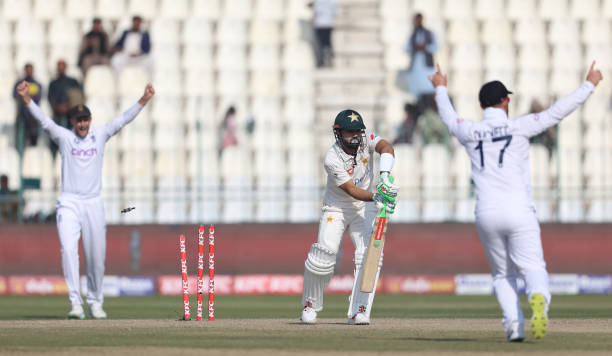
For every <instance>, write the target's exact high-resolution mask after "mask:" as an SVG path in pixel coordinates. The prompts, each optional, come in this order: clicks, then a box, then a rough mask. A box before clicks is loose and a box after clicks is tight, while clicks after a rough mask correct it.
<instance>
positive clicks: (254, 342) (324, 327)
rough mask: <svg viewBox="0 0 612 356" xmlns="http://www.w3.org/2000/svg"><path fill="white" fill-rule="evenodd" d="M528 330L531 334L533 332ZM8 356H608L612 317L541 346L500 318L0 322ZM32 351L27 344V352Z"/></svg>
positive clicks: (565, 322) (570, 327) (561, 331)
mask: <svg viewBox="0 0 612 356" xmlns="http://www.w3.org/2000/svg"><path fill="white" fill-rule="evenodd" d="M527 332H528V330H527ZM0 335H2V336H0V341H2V340H3V339H4V341H7V339H5V337H6V338H8V339H12V342H11V341H9V342H8V344H10V345H8V344H6V343H5V342H4V341H3V342H2V344H4V346H0V351H1V353H2V354H40V353H43V354H47V355H60V354H81V353H88V354H132V355H140V354H143V355H144V354H148V355H168V354H181V355H192V354H194V355H195V354H201V353H202V352H203V351H205V353H206V354H209V355H234V354H248V355H255V356H260V355H269V354H271V353H273V354H291V355H305V354H321V355H322V354H325V355H342V354H349V353H350V354H359V355H365V354H372V353H379V352H381V353H384V354H386V355H394V354H421V353H436V354H451V353H452V354H458V353H459V354H470V353H474V352H478V353H482V354H492V353H498V352H509V353H510V354H512V353H533V354H567V355H570V354H579V353H580V354H585V353H586V354H589V355H598V354H601V355H605V354H607V355H609V354H610V351H611V350H612V319H558V320H551V323H550V333H549V335H548V336H547V337H546V338H545V339H542V340H537V341H536V340H532V339H531V338H528V339H527V340H526V342H524V343H522V344H509V343H506V342H505V341H504V339H503V337H504V335H503V331H502V329H501V326H500V322H499V320H497V319H440V318H436V319H392V318H385V319H376V320H374V321H373V323H372V324H371V325H369V326H349V325H347V324H346V320H344V319H321V320H320V322H319V323H318V324H317V325H302V324H300V323H298V322H297V321H296V320H295V319H225V320H223V319H222V320H216V321H214V322H206V321H204V322H182V321H174V320H156V319H152V320H104V321H97V320H83V321H74V320H15V321H0ZM26 345H27V346H26Z"/></svg>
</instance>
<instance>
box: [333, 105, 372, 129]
mask: <svg viewBox="0 0 612 356" xmlns="http://www.w3.org/2000/svg"><path fill="white" fill-rule="evenodd" d="M365 128H366V127H365V124H364V123H363V119H362V118H361V115H359V113H358V112H357V111H355V110H351V109H346V110H342V111H340V113H339V114H338V115H336V120H334V129H340V130H365Z"/></svg>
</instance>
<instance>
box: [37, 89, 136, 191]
mask: <svg viewBox="0 0 612 356" xmlns="http://www.w3.org/2000/svg"><path fill="white" fill-rule="evenodd" d="M142 107H143V106H142V105H140V104H138V103H136V104H134V105H133V106H132V107H130V108H129V109H127V110H126V111H125V112H124V113H123V114H121V115H119V117H117V118H115V119H114V120H113V121H110V122H108V123H106V124H105V125H102V126H98V127H90V129H89V132H88V133H87V136H85V137H84V138H80V137H79V136H78V135H77V134H76V132H75V131H74V129H73V130H68V129H66V128H64V127H62V126H59V125H57V124H56V123H55V122H54V121H53V120H52V119H51V118H49V117H48V116H47V115H46V114H45V113H44V112H43V111H42V110H41V109H40V108H39V107H38V105H36V103H34V100H31V101H30V104H29V105H28V108H29V109H30V112H31V113H32V115H33V116H34V117H35V118H36V120H38V122H40V126H41V127H42V128H43V129H44V130H45V131H46V132H47V133H48V134H49V136H50V137H51V139H52V140H53V141H54V142H55V143H56V144H57V145H58V146H59V152H60V155H61V156H62V193H66V194H70V195H72V196H75V197H77V198H80V199H90V198H95V197H98V196H100V191H101V188H102V161H103V159H104V145H105V144H106V141H108V139H109V138H111V137H112V136H113V135H115V134H116V133H117V132H119V130H120V129H121V128H122V127H123V126H125V125H126V124H127V123H129V122H130V121H132V120H134V118H135V117H136V115H138V113H139V112H140V110H141V109H142Z"/></svg>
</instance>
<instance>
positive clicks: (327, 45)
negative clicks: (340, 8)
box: [308, 0, 337, 67]
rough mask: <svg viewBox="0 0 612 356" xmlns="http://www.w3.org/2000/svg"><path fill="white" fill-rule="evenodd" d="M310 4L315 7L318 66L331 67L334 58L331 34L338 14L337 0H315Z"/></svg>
mask: <svg viewBox="0 0 612 356" xmlns="http://www.w3.org/2000/svg"><path fill="white" fill-rule="evenodd" d="M308 6H310V7H311V8H312V9H313V26H314V30H315V39H316V50H315V53H316V56H317V67H331V66H332V60H333V58H334V48H333V46H332V41H331V35H332V31H333V29H334V20H335V19H336V14H337V6H336V0H314V1H312V2H311V3H309V4H308Z"/></svg>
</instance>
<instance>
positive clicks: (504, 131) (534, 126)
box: [436, 81, 594, 212]
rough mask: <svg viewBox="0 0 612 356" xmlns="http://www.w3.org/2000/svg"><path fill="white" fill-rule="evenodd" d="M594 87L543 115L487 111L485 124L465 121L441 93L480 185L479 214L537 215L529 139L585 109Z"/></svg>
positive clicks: (443, 113) (444, 113)
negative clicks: (524, 212)
mask: <svg viewBox="0 0 612 356" xmlns="http://www.w3.org/2000/svg"><path fill="white" fill-rule="evenodd" d="M593 89H594V86H593V84H592V83H591V82H588V81H587V82H585V83H584V84H582V85H581V86H580V88H578V89H577V90H575V91H574V92H573V93H571V94H569V95H568V96H566V97H564V98H561V99H560V100H558V101H557V102H556V103H554V104H553V105H552V106H551V107H550V108H548V109H547V110H544V111H542V112H540V113H534V114H527V115H524V116H520V117H518V118H516V119H514V120H509V119H508V116H507V115H506V112H505V111H503V110H502V109H498V108H492V107H489V108H486V109H485V110H484V111H483V119H482V121H480V122H474V121H469V120H465V119H463V118H461V117H460V116H459V114H457V113H456V112H455V109H454V108H453V105H452V104H451V102H450V100H449V98H448V92H447V89H446V87H444V86H438V87H437V88H436V103H437V105H438V111H439V112H440V117H441V118H442V121H443V122H444V124H445V125H446V127H447V128H448V130H449V131H450V133H451V134H452V135H453V136H455V137H457V138H458V139H459V141H460V142H461V144H462V145H463V146H464V147H465V150H466V152H467V154H468V155H469V156H470V161H471V163H472V179H473V180H474V184H475V186H476V195H477V197H476V211H477V212H478V211H486V210H495V209H503V210H508V209H523V208H526V209H530V210H535V209H534V206H533V202H532V200H531V182H530V175H529V138H530V137H532V136H536V135H538V134H540V133H541V132H543V131H545V130H546V129H547V128H549V127H551V126H553V125H556V124H558V123H559V122H561V120H562V119H563V118H564V117H566V116H568V115H569V114H570V113H571V112H572V111H574V110H575V109H576V108H578V107H579V106H580V104H582V103H583V102H584V101H585V100H586V99H587V98H588V97H589V95H590V94H591V92H592V91H593Z"/></svg>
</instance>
